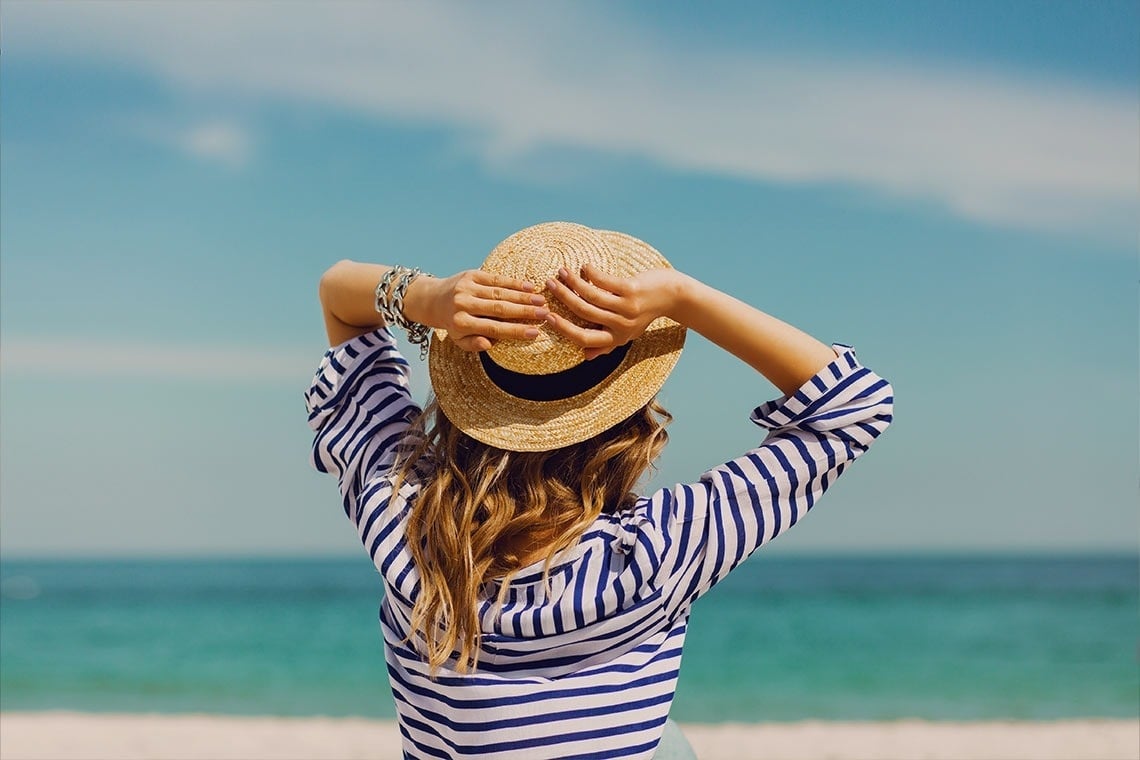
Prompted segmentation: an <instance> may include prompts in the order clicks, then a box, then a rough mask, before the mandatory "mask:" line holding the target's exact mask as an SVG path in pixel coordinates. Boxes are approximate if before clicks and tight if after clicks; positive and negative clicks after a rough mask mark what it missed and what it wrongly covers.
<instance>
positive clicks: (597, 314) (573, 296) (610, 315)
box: [546, 269, 619, 325]
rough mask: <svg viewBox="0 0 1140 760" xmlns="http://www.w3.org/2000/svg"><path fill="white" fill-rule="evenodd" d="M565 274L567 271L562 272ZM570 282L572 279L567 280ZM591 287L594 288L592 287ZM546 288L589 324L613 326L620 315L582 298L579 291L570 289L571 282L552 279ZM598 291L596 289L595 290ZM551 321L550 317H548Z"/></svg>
mask: <svg viewBox="0 0 1140 760" xmlns="http://www.w3.org/2000/svg"><path fill="white" fill-rule="evenodd" d="M561 271H563V272H565V271H566V270H565V269H563V270H561ZM567 279H568V280H570V279H571V278H567ZM577 280H578V282H583V281H582V279H581V278H577ZM589 287H593V286H592V285H591V286H589ZM546 288H547V290H549V291H550V292H551V294H552V295H553V296H554V297H555V298H557V299H558V300H559V301H561V302H562V303H563V304H564V305H565V306H566V308H567V309H569V310H570V311H572V312H574V313H575V314H577V315H578V316H579V317H581V318H582V319H584V320H586V321H587V322H595V323H597V324H600V325H612V324H613V323H614V321H615V320H616V319H618V318H619V317H618V315H617V314H615V313H614V312H612V311H608V310H606V309H604V308H600V307H598V306H595V305H594V304H592V303H590V302H589V301H587V300H586V299H584V298H582V296H580V295H579V294H578V293H577V292H575V291H576V290H577V289H576V288H573V287H569V282H567V283H562V282H559V281H558V280H554V279H550V280H547V281H546ZM595 289H596V288H595ZM548 319H549V317H548Z"/></svg>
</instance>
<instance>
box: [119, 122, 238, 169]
mask: <svg viewBox="0 0 1140 760" xmlns="http://www.w3.org/2000/svg"><path fill="white" fill-rule="evenodd" d="M122 121H123V123H122V128H123V129H124V130H125V131H126V132H128V133H130V134H134V135H137V136H139V137H142V138H144V139H146V140H149V141H151V142H154V143H157V144H159V145H165V146H168V147H171V148H174V149H175V150H177V151H179V152H181V153H183V154H185V155H187V156H190V157H192V158H197V159H201V160H203V161H207V162H209V163H214V164H220V165H222V166H226V167H229V168H231V169H239V168H241V167H243V166H245V165H246V164H247V163H249V160H250V158H251V156H252V154H253V138H252V136H251V135H250V133H249V131H248V130H247V129H246V128H245V127H244V126H242V125H241V124H238V123H236V122H232V121H227V120H224V119H212V120H206V121H194V122H193V123H191V124H189V125H180V124H174V123H171V121H170V120H168V119H163V120H159V119H155V118H153V117H150V116H132V117H130V118H129V119H126V120H122Z"/></svg>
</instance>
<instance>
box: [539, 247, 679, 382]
mask: <svg viewBox="0 0 1140 760" xmlns="http://www.w3.org/2000/svg"><path fill="white" fill-rule="evenodd" d="M683 278H684V275H682V274H681V273H679V272H678V271H677V270H675V269H648V270H645V271H643V272H638V273H637V274H636V275H634V276H633V277H628V278H627V277H614V276H612V275H609V274H607V273H605V272H603V271H601V270H600V269H598V268H597V267H595V266H592V265H590V264H587V265H585V266H584V267H582V271H581V272H580V273H579V272H571V271H569V270H567V269H560V270H559V271H558V278H557V279H550V280H547V282H546V287H547V289H548V290H549V291H550V293H551V294H552V295H553V296H554V297H555V298H557V299H558V300H559V301H561V302H562V303H563V304H564V305H565V306H566V308H567V309H569V310H570V311H571V312H573V313H574V314H576V315H577V316H579V317H581V318H582V319H584V320H586V322H588V323H590V324H592V325H594V326H593V327H581V326H579V325H576V324H574V323H573V322H571V321H570V320H568V319H565V318H564V317H560V316H558V315H557V314H554V313H551V314H548V315H547V317H546V320H547V322H549V323H550V325H551V326H552V327H553V328H554V329H555V330H557V331H558V332H559V333H561V334H562V335H564V336H565V337H566V338H568V339H569V340H571V341H573V342H574V343H577V344H578V345H579V346H581V347H582V349H583V351H584V353H585V355H586V358H587V359H593V358H595V357H598V356H601V355H603V354H608V353H609V352H610V351H613V350H614V349H615V348H618V347H619V346H622V345H625V344H626V343H628V342H629V341H631V340H634V339H635V338H638V337H640V336H641V334H642V333H644V332H645V330H646V328H647V327H649V324H650V323H651V322H653V320H655V319H657V318H658V317H661V316H669V315H670V314H671V312H672V311H673V309H674V307H675V305H676V303H677V301H678V298H679V293H680V289H681V285H682V280H683Z"/></svg>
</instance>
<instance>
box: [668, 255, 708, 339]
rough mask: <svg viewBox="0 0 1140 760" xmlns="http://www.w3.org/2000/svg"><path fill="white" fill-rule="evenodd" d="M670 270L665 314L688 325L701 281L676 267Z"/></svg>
mask: <svg viewBox="0 0 1140 760" xmlns="http://www.w3.org/2000/svg"><path fill="white" fill-rule="evenodd" d="M669 271H670V276H669V284H668V287H667V288H665V292H666V293H667V303H666V305H665V309H664V315H665V316H666V317H668V318H669V319H671V320H673V321H674V322H678V323H680V324H682V325H684V326H686V327H688V326H689V322H688V317H689V315H690V314H692V309H693V305H694V304H695V303H696V302H697V300H698V295H697V289H698V287H699V286H700V282H699V281H697V280H695V279H693V278H692V277H690V276H689V275H687V274H685V273H684V272H681V271H678V270H676V269H672V270H669Z"/></svg>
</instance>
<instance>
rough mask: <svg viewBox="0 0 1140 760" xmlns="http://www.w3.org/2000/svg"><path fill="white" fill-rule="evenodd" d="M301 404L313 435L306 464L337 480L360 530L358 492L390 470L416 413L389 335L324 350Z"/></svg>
mask: <svg viewBox="0 0 1140 760" xmlns="http://www.w3.org/2000/svg"><path fill="white" fill-rule="evenodd" d="M305 405H306V407H307V409H308V412H309V427H310V428H312V430H313V432H314V433H315V434H316V435H315V437H314V439H313V446H312V452H311V456H310V460H309V461H310V464H312V466H313V467H314V468H316V469H317V470H318V471H320V472H326V473H329V474H331V475H334V476H335V477H336V478H337V480H338V481H339V483H340V491H341V494H342V496H343V497H344V511H345V514H346V515H348V517H349V518H350V519H352V521H353V522H354V523H356V524H357V525H358V526H359V524H360V521H361V518H362V504H361V493H362V490H363V489H364V488H365V485H366V484H367V482H368V481H369V479H370V478H372V477H373V476H374V475H376V474H378V473H383V472H385V471H387V470H388V469H389V468H390V467H391V466H392V464H393V463H394V461H395V459H396V455H397V450H398V445H399V444H400V442H401V439H403V437H404V436H405V434H406V433H407V431H408V428H409V426H410V425H411V423H412V421H413V420H414V419H415V418H416V416H417V415H418V414H419V413H420V408H419V406H417V405H416V403H415V402H414V401H413V400H412V397H411V393H410V391H409V389H408V362H407V360H405V359H404V357H403V356H401V355H400V353H399V351H398V350H397V348H396V342H395V340H394V339H393V337H392V335H391V333H390V332H388V330H387V329H386V328H380V329H377V330H374V331H373V332H370V333H365V334H364V335H359V336H357V337H355V338H352V339H351V340H348V341H346V342H344V343H342V344H340V345H339V346H333V347H332V348H330V349H328V351H326V352H325V355H324V357H323V358H322V359H321V362H320V365H319V366H318V367H317V371H316V374H315V375H314V377H313V382H312V384H311V385H310V386H309V389H308V390H307V391H306V392H305Z"/></svg>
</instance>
